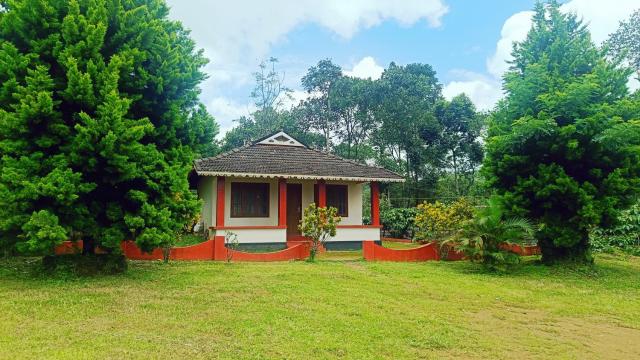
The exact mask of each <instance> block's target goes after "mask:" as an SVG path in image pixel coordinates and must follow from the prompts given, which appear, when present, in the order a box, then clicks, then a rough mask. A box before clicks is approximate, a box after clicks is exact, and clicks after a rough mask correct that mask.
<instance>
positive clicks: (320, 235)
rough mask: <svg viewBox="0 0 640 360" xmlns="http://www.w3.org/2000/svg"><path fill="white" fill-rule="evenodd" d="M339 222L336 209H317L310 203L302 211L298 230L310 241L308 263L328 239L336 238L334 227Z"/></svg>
mask: <svg viewBox="0 0 640 360" xmlns="http://www.w3.org/2000/svg"><path fill="white" fill-rule="evenodd" d="M340 220H341V219H340V217H339V216H338V209H336V208H334V207H331V206H330V207H317V206H316V204H315V203H311V204H310V205H309V206H307V207H306V208H305V209H304V214H303V216H302V220H300V225H299V226H298V228H299V229H300V231H301V232H302V235H304V236H306V237H308V238H309V239H310V240H311V248H310V251H309V254H310V255H309V261H312V262H313V261H314V260H315V258H316V254H317V253H318V250H320V247H323V246H324V245H325V243H326V241H327V240H328V239H329V238H330V237H333V236H336V227H337V225H338V224H339V223H340Z"/></svg>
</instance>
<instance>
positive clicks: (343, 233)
mask: <svg viewBox="0 0 640 360" xmlns="http://www.w3.org/2000/svg"><path fill="white" fill-rule="evenodd" d="M363 240H372V241H378V240H380V229H379V228H370V227H366V228H353V229H350V228H346V229H344V228H338V229H337V231H336V236H334V237H332V238H330V239H329V240H328V241H363Z"/></svg>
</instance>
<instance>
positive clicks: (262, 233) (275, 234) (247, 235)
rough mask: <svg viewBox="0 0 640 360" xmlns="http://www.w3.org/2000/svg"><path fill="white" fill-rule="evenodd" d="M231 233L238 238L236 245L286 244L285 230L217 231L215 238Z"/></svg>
mask: <svg viewBox="0 0 640 360" xmlns="http://www.w3.org/2000/svg"><path fill="white" fill-rule="evenodd" d="M227 232H232V233H234V234H236V235H237V236H238V243H240V244H248V243H285V242H287V229H231V230H217V231H216V236H226V234H227Z"/></svg>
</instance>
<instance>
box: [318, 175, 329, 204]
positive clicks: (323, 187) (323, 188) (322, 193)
mask: <svg viewBox="0 0 640 360" xmlns="http://www.w3.org/2000/svg"><path fill="white" fill-rule="evenodd" d="M317 205H318V207H327V184H325V182H324V180H318V204H317Z"/></svg>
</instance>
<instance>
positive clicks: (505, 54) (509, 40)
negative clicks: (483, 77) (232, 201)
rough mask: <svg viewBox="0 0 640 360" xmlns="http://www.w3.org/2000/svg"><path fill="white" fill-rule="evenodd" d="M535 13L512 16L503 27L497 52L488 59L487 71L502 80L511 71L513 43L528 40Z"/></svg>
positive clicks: (528, 12) (524, 12)
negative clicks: (510, 62)
mask: <svg viewBox="0 0 640 360" xmlns="http://www.w3.org/2000/svg"><path fill="white" fill-rule="evenodd" d="M532 16H533V11H521V12H519V13H515V14H513V15H511V17H510V18H508V19H507V21H505V22H504V25H502V30H501V31H500V36H501V37H500V40H498V44H496V51H495V53H494V54H493V55H491V56H490V57H489V58H488V59H487V71H488V72H489V74H491V75H493V76H494V77H496V78H500V77H501V76H502V74H504V73H505V72H506V71H507V70H508V69H509V64H508V63H507V60H510V59H511V58H512V57H511V50H512V48H513V43H514V42H516V41H522V40H524V39H526V38H527V33H528V32H529V29H530V28H531V17H532Z"/></svg>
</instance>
